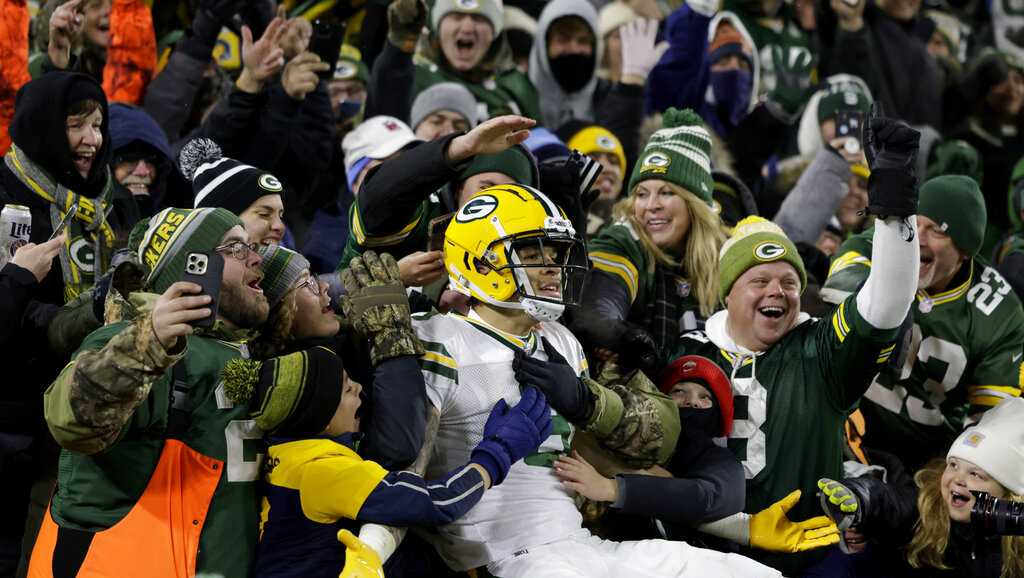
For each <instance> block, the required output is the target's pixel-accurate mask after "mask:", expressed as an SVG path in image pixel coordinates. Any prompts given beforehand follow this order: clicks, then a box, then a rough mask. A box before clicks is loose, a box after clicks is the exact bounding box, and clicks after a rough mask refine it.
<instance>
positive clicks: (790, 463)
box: [679, 296, 897, 571]
mask: <svg viewBox="0 0 1024 578" xmlns="http://www.w3.org/2000/svg"><path fill="white" fill-rule="evenodd" d="M728 315H729V313H728V311H719V312H718V313H715V314H714V315H712V316H711V317H710V318H709V319H708V322H707V325H706V327H705V330H704V331H695V332H691V333H688V334H686V335H683V336H682V337H681V338H680V343H679V355H702V356H704V357H707V358H708V359H711V360H713V361H714V362H715V363H717V364H718V366H719V367H721V368H722V370H723V371H725V373H726V375H729V376H730V378H731V383H732V392H733V403H734V421H733V427H732V432H731V433H730V434H729V439H728V440H727V446H728V448H729V449H730V450H731V451H732V452H733V454H734V455H735V456H736V458H737V459H738V460H740V462H741V463H742V464H743V470H744V474H745V476H746V479H747V503H746V507H745V508H744V511H745V512H748V513H756V512H759V511H761V510H763V509H764V508H767V507H768V506H770V505H771V504H773V503H775V502H776V501H778V500H780V499H782V498H784V497H785V496H786V495H787V494H789V493H790V492H792V491H793V490H795V489H800V490H802V491H803V494H802V496H801V498H800V502H799V503H798V504H797V505H796V506H795V507H794V508H793V510H792V511H791V512H790V513H789V517H790V519H792V520H805V519H807V518H810V517H813V516H818V515H821V509H820V506H819V505H818V499H817V498H816V493H817V491H818V486H817V481H818V479H819V478H833V479H837V478H835V476H840V477H842V475H843V445H844V443H845V442H844V437H843V433H844V429H843V428H844V424H845V422H846V417H847V415H848V414H849V412H850V411H852V409H853V408H854V407H855V405H856V403H857V400H858V399H859V398H860V397H861V395H863V393H864V390H865V389H867V387H868V384H870V383H871V378H872V377H874V375H875V373H876V372H877V371H878V368H879V367H880V366H881V365H882V364H884V363H885V362H886V361H888V359H889V356H890V355H891V354H892V351H893V350H894V348H895V342H894V339H895V337H896V333H897V329H884V330H882V329H876V328H874V327H872V326H871V325H870V324H868V322H867V321H865V320H864V319H863V318H861V316H860V314H859V313H858V311H857V301H856V297H855V296H851V297H849V298H848V299H846V300H845V301H844V302H843V303H842V304H840V306H839V307H838V308H836V310H835V311H834V312H833V313H832V314H831V315H830V316H829V317H828V318H823V319H815V318H811V317H810V316H809V315H807V314H806V313H801V314H800V318H799V319H798V321H797V325H796V326H795V327H794V328H793V329H792V330H790V332H789V333H787V334H786V335H785V337H783V338H782V339H781V340H780V341H779V342H778V343H776V344H775V345H773V346H772V347H771V348H769V349H768V350H766V351H764V352H761V353H758V354H756V355H754V354H751V353H750V352H744V351H742V350H741V348H739V347H738V346H737V345H735V343H734V342H733V340H732V338H730V337H729V335H728V333H727V331H726V323H727V320H728ZM751 555H755V553H751ZM756 555H757V556H758V557H759V558H761V559H762V561H764V562H765V563H768V564H771V565H781V566H783V567H787V568H788V570H787V571H792V570H794V569H795V568H796V567H792V568H790V567H789V566H790V565H791V564H796V565H797V566H799V565H800V564H806V563H807V558H808V557H806V556H797V555H787V556H784V557H781V558H779V557H773V556H772V555H765V554H764V553H756ZM783 558H785V559H788V561H785V560H783Z"/></svg>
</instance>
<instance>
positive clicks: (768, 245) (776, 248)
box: [754, 241, 786, 261]
mask: <svg viewBox="0 0 1024 578" xmlns="http://www.w3.org/2000/svg"><path fill="white" fill-rule="evenodd" d="M785 254H786V248H785V247H783V246H782V245H780V244H778V243H776V242H774V241H765V242H764V243H761V244H759V245H758V246H756V247H754V258H755V259H757V260H758V261H775V260H776V259H778V258H780V257H782V256H783V255H785Z"/></svg>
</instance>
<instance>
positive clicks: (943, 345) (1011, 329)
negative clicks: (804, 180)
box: [821, 230, 1024, 467]
mask: <svg viewBox="0 0 1024 578" xmlns="http://www.w3.org/2000/svg"><path fill="white" fill-rule="evenodd" d="M871 234H872V231H870V230H869V231H866V232H864V233H861V234H859V235H855V236H853V237H851V238H850V239H849V240H847V241H846V242H845V243H843V245H842V246H841V247H840V248H839V251H838V252H836V258H835V259H834V260H833V262H832V266H831V268H830V270H829V276H828V279H827V280H826V282H825V284H824V286H823V287H822V292H821V294H822V297H823V298H824V299H825V300H827V301H830V302H833V303H835V302H837V301H839V300H841V299H843V298H844V297H845V296H846V295H848V294H849V293H850V292H851V291H853V290H854V289H855V288H856V287H858V286H859V285H860V283H861V282H863V280H864V279H866V278H867V276H868V273H869V271H870V270H871ZM911 311H912V312H913V316H914V328H913V334H912V341H911V348H910V351H909V354H908V355H907V361H906V362H905V363H904V365H903V367H900V368H895V367H890V366H886V367H885V368H883V369H882V371H881V372H880V373H879V374H878V375H877V376H875V379H874V382H873V383H872V384H871V387H870V388H869V389H868V391H867V393H866V394H865V397H864V402H863V403H862V404H861V409H862V411H863V413H864V418H865V422H866V427H867V433H866V434H865V436H864V442H865V444H866V445H867V446H868V447H874V448H877V449H882V450H885V451H888V452H891V453H894V454H896V455H897V456H899V457H900V458H901V459H903V460H904V462H905V463H906V464H907V465H908V466H910V467H914V466H920V465H923V463H924V462H925V461H927V460H928V458H930V457H934V456H939V455H945V453H946V450H947V449H948V448H949V445H950V444H951V443H953V440H954V439H955V438H956V436H957V435H958V434H959V433H960V432H961V431H962V430H963V424H964V417H965V416H967V415H969V414H974V413H978V412H981V411H984V410H986V409H988V408H989V407H992V406H994V405H996V404H997V403H999V402H1000V401H1001V400H1003V399H1005V398H1007V397H1017V396H1019V395H1020V393H1021V385H1022V382H1021V370H1022V366H1021V357H1022V355H1024V313H1022V311H1021V303H1020V301H1019V300H1018V298H1017V296H1016V295H1015V294H1014V292H1013V291H1012V289H1011V287H1010V284H1009V283H1008V282H1007V281H1006V280H1005V279H1004V278H1003V277H1002V276H1001V275H1000V274H999V273H998V272H996V270H995V269H994V268H993V267H991V266H989V265H988V263H987V262H985V261H984V260H983V259H980V258H977V257H976V258H974V259H972V260H970V261H968V262H967V263H965V264H964V266H963V267H962V268H961V270H960V272H959V273H957V275H956V276H955V277H954V278H953V281H952V282H951V283H950V286H949V288H948V289H947V290H946V291H943V292H940V293H935V294H928V293H926V292H925V291H922V290H919V291H918V292H917V298H916V300H915V303H914V304H913V305H911Z"/></svg>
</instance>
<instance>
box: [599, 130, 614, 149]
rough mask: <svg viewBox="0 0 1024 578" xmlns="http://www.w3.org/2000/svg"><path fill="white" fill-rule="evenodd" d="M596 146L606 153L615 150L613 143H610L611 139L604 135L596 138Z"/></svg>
mask: <svg viewBox="0 0 1024 578" xmlns="http://www.w3.org/2000/svg"><path fill="white" fill-rule="evenodd" d="M597 146H599V147H601V148H603V149H604V150H607V151H613V150H615V143H614V142H612V139H611V138H610V137H609V136H608V135H604V134H603V135H601V136H599V137H597Z"/></svg>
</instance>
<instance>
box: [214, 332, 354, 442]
mask: <svg viewBox="0 0 1024 578" xmlns="http://www.w3.org/2000/svg"><path fill="white" fill-rule="evenodd" d="M342 369H343V364H342V362H341V359H340V358H339V357H338V356H337V355H335V354H334V352H332V351H331V350H330V349H327V348H325V347H314V348H312V349H307V350H305V351H299V352H296V353H291V354H289V355H284V356H281V357H273V358H270V359H268V360H266V361H255V360H252V359H232V360H231V361H229V362H228V363H227V365H225V366H224V369H223V370H221V376H222V377H223V378H224V394H225V395H226V396H227V398H228V399H230V400H231V401H232V402H234V403H236V404H248V405H249V407H250V408H253V409H252V412H251V413H250V416H251V417H252V419H253V420H255V421H256V425H257V426H259V428H260V429H261V430H263V431H264V432H267V433H272V434H275V435H279V436H281V435H285V436H294V437H299V436H314V435H318V434H320V433H322V432H323V431H324V430H325V429H326V428H327V424H329V423H330V422H331V418H332V417H334V412H335V411H337V409H338V402H340V401H341V391H342V372H341V371H342Z"/></svg>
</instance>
